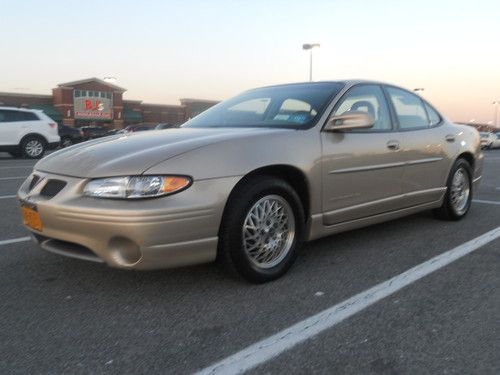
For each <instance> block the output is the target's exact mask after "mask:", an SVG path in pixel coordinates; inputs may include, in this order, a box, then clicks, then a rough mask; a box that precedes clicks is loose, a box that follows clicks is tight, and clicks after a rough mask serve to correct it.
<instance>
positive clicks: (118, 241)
mask: <svg viewBox="0 0 500 375" xmlns="http://www.w3.org/2000/svg"><path fill="white" fill-rule="evenodd" d="M108 248H109V251H110V255H111V258H113V260H114V261H115V262H116V263H118V264H119V265H120V266H122V267H131V266H133V265H135V264H137V262H139V261H140V260H141V258H142V253H141V250H140V249H139V246H138V245H137V244H136V243H135V242H134V241H131V240H129V239H128V238H124V237H114V238H112V239H111V240H110V241H109V244H108Z"/></svg>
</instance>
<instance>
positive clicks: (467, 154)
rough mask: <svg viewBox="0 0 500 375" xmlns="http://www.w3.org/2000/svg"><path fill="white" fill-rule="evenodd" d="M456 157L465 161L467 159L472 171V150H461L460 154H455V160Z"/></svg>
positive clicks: (473, 162) (473, 161)
mask: <svg viewBox="0 0 500 375" xmlns="http://www.w3.org/2000/svg"><path fill="white" fill-rule="evenodd" d="M458 159H464V160H465V161H467V163H469V165H470V167H471V168H472V171H474V164H475V162H476V160H475V159H474V155H473V154H472V152H470V151H465V152H462V153H461V154H460V155H458V156H457V159H456V160H455V161H457V160H458Z"/></svg>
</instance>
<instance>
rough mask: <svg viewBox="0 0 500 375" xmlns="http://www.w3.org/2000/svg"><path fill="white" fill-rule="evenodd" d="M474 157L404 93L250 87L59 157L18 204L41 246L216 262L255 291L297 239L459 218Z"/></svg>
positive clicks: (154, 264)
mask: <svg viewBox="0 0 500 375" xmlns="http://www.w3.org/2000/svg"><path fill="white" fill-rule="evenodd" d="M118 140H119V141H118ZM82 160H85V163H82ZM482 160H483V155H482V152H481V149H480V139H479V133H478V132H477V130H476V129H474V128H472V127H469V126H465V125H464V126H461V125H455V124H452V123H450V122H448V121H447V120H446V119H444V118H443V117H442V116H441V115H440V114H439V112H438V111H437V110H436V109H434V107H432V106H431V105H430V104H429V103H428V102H427V101H425V100H424V99H422V98H420V97H419V96H417V95H415V94H414V93H412V92H410V91H407V90H404V89H401V88H399V87H396V86H392V85H387V84H382V83H376V82H367V81H342V82H315V83H301V84H289V85H279V86H272V87H265V88H260V89H255V90H250V91H247V92H245V93H243V94H241V95H239V96H236V97H234V98H232V99H229V100H226V101H224V102H222V103H219V104H217V105H215V106H214V107H212V108H210V109H208V110H207V111H205V112H203V113H201V114H200V115H198V116H196V117H195V118H193V119H191V120H190V121H188V122H187V123H186V124H184V125H183V127H181V128H180V129H172V130H170V131H168V132H144V133H141V134H135V135H134V136H131V137H121V136H118V135H117V136H111V137H108V138H107V139H105V140H99V141H91V142H87V143H86V145H76V146H73V147H72V150H71V151H69V150H60V151H58V152H56V153H54V154H52V155H49V156H48V157H46V158H44V159H43V160H42V161H40V162H39V163H38V164H37V165H36V167H35V170H34V171H33V173H32V174H31V176H30V177H29V178H28V179H27V180H26V181H25V182H24V184H23V185H22V186H21V188H20V190H19V193H18V197H19V199H20V201H21V207H22V212H23V215H24V223H25V224H26V226H27V228H28V229H29V230H30V231H31V232H32V233H33V235H34V238H35V239H36V241H37V242H38V243H39V244H40V246H41V247H42V248H43V249H45V250H48V251H51V252H54V253H57V254H62V255H66V256H70V257H76V258H80V259H86V260H93V261H97V262H105V263H107V264H108V265H110V266H113V267H119V268H124V269H143V270H144V269H156V268H167V267H177V266H184V265H191V264H197V263H204V262H211V261H214V260H216V259H217V260H218V261H219V262H221V263H222V264H224V265H225V266H226V267H227V268H229V269H230V270H232V271H235V272H237V273H239V274H240V275H242V276H243V277H244V278H246V279H247V280H249V281H252V282H265V281H269V280H272V279H276V278H277V277H280V276H281V275H283V274H284V273H285V272H286V271H287V270H288V269H289V268H290V266H291V265H292V263H293V262H294V260H295V258H296V256H297V249H298V248H299V246H300V244H301V243H302V242H303V241H304V240H305V241H308V240H313V239H316V238H320V237H323V236H327V235H331V234H334V233H338V232H342V231H346V230H350V229H354V228H359V227H363V226H366V225H371V224H375V223H379V222H382V221H385V220H391V219H394V218H399V217H401V216H405V215H410V214H413V213H416V212H419V211H422V210H430V209H432V210H433V211H434V214H435V215H436V216H437V217H438V218H441V219H447V220H459V219H461V218H463V217H464V216H465V215H466V214H467V212H468V211H469V207H470V205H471V199H472V193H473V191H475V188H473V186H474V187H476V186H477V184H478V183H479V180H480V178H481V172H482Z"/></svg>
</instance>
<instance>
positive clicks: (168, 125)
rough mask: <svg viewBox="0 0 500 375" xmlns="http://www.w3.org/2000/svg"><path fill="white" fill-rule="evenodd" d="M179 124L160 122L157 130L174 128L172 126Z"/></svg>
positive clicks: (156, 127)
mask: <svg viewBox="0 0 500 375" xmlns="http://www.w3.org/2000/svg"><path fill="white" fill-rule="evenodd" d="M177 127H178V126H176V125H174V124H167V123H162V124H158V125H156V126H155V130H164V129H172V128H177Z"/></svg>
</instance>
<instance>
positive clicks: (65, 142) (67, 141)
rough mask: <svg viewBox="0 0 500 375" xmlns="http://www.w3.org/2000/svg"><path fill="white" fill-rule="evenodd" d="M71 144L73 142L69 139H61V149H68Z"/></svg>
mask: <svg viewBox="0 0 500 375" xmlns="http://www.w3.org/2000/svg"><path fill="white" fill-rule="evenodd" d="M72 144H73V140H72V139H71V138H70V137H63V139H61V147H62V148H65V147H69V146H71V145H72Z"/></svg>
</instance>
